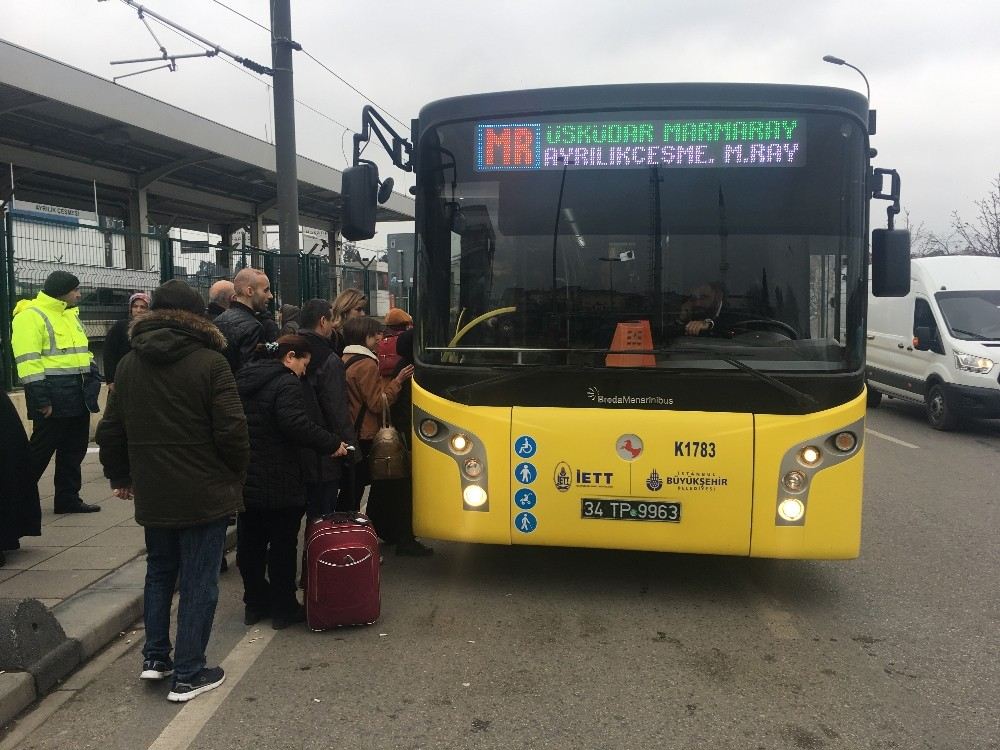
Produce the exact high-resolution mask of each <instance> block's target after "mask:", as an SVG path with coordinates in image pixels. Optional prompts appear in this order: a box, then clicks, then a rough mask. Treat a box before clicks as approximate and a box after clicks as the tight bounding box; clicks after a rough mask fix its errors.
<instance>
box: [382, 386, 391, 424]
mask: <svg viewBox="0 0 1000 750" xmlns="http://www.w3.org/2000/svg"><path fill="white" fill-rule="evenodd" d="M391 426H392V421H391V420H390V419H389V397H388V396H386V395H385V394H384V393H383V394H382V427H383V428H386V427H391Z"/></svg>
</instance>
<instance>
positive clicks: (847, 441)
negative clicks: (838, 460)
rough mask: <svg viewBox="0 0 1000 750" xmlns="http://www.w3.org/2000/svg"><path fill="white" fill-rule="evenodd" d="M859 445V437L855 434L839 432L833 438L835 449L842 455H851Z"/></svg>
mask: <svg viewBox="0 0 1000 750" xmlns="http://www.w3.org/2000/svg"><path fill="white" fill-rule="evenodd" d="M857 445H858V436H857V435H855V434H854V433H853V432H848V431H846V430H845V431H844V432H838V433H837V434H836V435H834V436H833V447H834V448H836V449H837V450H838V451H840V452H841V453H850V452H851V451H852V450H854V449H855V448H856V447H857Z"/></svg>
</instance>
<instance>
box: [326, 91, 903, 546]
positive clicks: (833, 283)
mask: <svg viewBox="0 0 1000 750" xmlns="http://www.w3.org/2000/svg"><path fill="white" fill-rule="evenodd" d="M366 112H367V110H366ZM379 121H380V122H381V123H382V124H383V126H385V125H386V124H385V123H384V121H383V120H381V119H379ZM870 122H871V123H872V124H873V123H874V117H873V116H870V114H869V110H868V102H867V100H866V99H865V98H864V97H863V96H861V95H859V94H857V93H854V92H850V91H845V90H840V89H831V88H819V87H807V86H785V85H749V84H647V85H624V86H590V87H577V88H561V89H549V90H533V91H517V92H507V93H497V94H483V95H474V96H464V97H458V98H453V99H447V100H442V101H438V102H434V103H431V104H429V105H427V106H426V107H424V108H423V109H422V110H421V112H420V117H419V120H416V121H414V123H413V125H414V127H413V130H412V145H411V143H410V142H407V141H403V140H402V139H400V138H399V137H398V136H396V135H395V134H393V137H394V143H393V146H394V149H393V150H394V151H395V152H396V153H395V156H396V157H397V158H396V159H395V161H396V163H397V164H398V165H400V166H403V167H404V168H412V169H413V170H414V171H415V173H416V188H415V195H416V215H417V222H416V235H417V267H416V290H415V294H416V300H417V302H416V320H417V328H418V332H417V337H416V338H417V341H416V346H415V359H416V374H415V378H414V382H413V435H412V452H413V500H414V529H415V532H416V534H417V535H418V536H425V537H431V538H436V539H448V540H458V541H465V542H483V543H491V544H528V545H559V546H571V547H600V548H617V549H633V550H652V551H669V552H692V553H710V554H724V555H749V556H753V557H776V558H826V559H835V558H853V557H856V556H857V555H858V552H859V545H860V535H861V505H862V477H863V466H864V438H865V433H864V419H865V386H864V364H865V313H866V299H867V281H868V275H869V271H870V268H874V272H873V274H874V277H875V278H873V281H874V282H875V284H876V287H877V288H879V289H881V290H882V293H884V294H898V293H900V289H901V288H902V287H905V286H906V285H908V283H909V282H908V277H909V273H908V265H907V264H908V242H909V240H908V235H906V233H905V232H902V231H897V230H892V217H893V214H894V212H896V211H898V207H899V204H898V192H899V191H898V187H899V181H898V175H896V174H895V173H894V172H891V174H892V176H893V178H894V179H893V191H892V193H891V194H889V195H883V194H882V193H881V187H880V183H881V176H882V174H883V173H890V171H889V170H873V169H872V168H871V165H870V159H871V157H872V156H873V155H874V151H873V150H871V149H870V146H869V134H870V133H869V131H870V130H874V128H873V127H870V124H869V123H870ZM373 124H374V123H372V121H371V118H367V119H366V121H365V133H363V134H361V135H358V136H355V153H356V155H357V154H358V144H359V142H364V141H365V140H366V139H367V138H368V137H369V133H368V128H369V125H373ZM380 138H381V139H382V141H383V143H386V140H385V138H384V137H382V136H380ZM400 144H403V146H402V147H401V146H400ZM411 148H412V151H411ZM404 151H405V153H406V154H407V155H410V154H412V164H411V163H410V162H406V163H403V162H402V158H401V157H402V155H403V152H404ZM355 164H356V165H357V166H355V167H354V168H352V169H349V170H348V171H347V173H345V181H344V190H345V203H346V208H345V212H346V214H345V225H344V227H345V229H344V231H345V236H347V235H351V237H350V238H354V236H357V235H359V234H360V235H364V234H367V232H368V229H369V228H370V229H372V230H373V229H374V225H373V224H371V223H370V222H371V221H373V218H372V216H373V212H374V204H375V197H374V196H375V185H376V181H377V170H375V169H374V166H373V165H371V164H366V163H362V162H360V160H359V159H356V162H355ZM359 185H360V186H362V187H361V189H359V188H358V186H359ZM381 192H382V193H383V197H384V193H385V191H384V190H383V191H381ZM873 194H874V196H875V197H880V198H889V199H891V200H894V201H895V203H894V206H893V207H890V209H889V226H890V230H876V233H875V238H874V242H873V247H872V258H871V261H870V260H869V246H868V210H869V202H870V199H871V198H872V197H873ZM362 195H364V196H365V199H364V200H362V199H361V198H360V197H359V196H362ZM362 204H364V205H362ZM362 210H367V211H369V212H370V213H369V216H368V217H365V216H364V215H363V214H358V213H357V212H358V211H362ZM369 236H370V235H369ZM870 263H871V265H870Z"/></svg>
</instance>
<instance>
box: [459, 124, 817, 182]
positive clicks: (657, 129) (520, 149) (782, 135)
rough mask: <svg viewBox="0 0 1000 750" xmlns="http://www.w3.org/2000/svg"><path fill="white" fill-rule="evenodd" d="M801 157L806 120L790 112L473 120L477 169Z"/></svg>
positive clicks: (770, 162)
mask: <svg viewBox="0 0 1000 750" xmlns="http://www.w3.org/2000/svg"><path fill="white" fill-rule="evenodd" d="M805 163H806V127H805V122H804V121H803V120H800V119H795V118H776V119H760V120H750V119H732V120H658V121H647V122H586V123H582V122H575V123H544V124H543V123H531V122H507V123H493V122H489V123H485V122H481V123H478V124H477V125H476V169H477V171H479V172H501V171H514V170H520V171H525V170H528V171H530V170H544V169H564V168H574V169H578V168H584V169H625V168H631V167H667V168H676V167H714V168H730V167H801V166H803V165H804V164H805Z"/></svg>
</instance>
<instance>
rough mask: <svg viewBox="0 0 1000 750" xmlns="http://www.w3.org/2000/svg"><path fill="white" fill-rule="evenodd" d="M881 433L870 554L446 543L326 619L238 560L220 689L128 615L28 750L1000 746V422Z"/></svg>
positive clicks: (222, 646)
mask: <svg viewBox="0 0 1000 750" xmlns="http://www.w3.org/2000/svg"><path fill="white" fill-rule="evenodd" d="M868 430H869V433H868V435H867V441H868V442H867V457H868V464H867V470H866V488H865V499H866V502H865V526H864V541H863V551H862V556H861V558H860V559H859V560H856V561H850V562H804V561H769V560H746V559H738V558H714V557H700V556H686V555H654V554H639V553H620V552H605V551H582V550H564V549H542V548H513V549H508V548H497V547H481V546H465V545H458V544H444V543H436V544H435V547H436V548H437V554H436V555H435V556H434V557H433V558H430V559H420V560H411V559H406V558H397V557H395V556H393V555H391V554H390V555H387V557H386V562H385V565H384V567H383V600H382V601H383V617H382V620H381V621H380V622H379V623H378V624H377V625H375V626H373V627H370V628H361V629H351V630H344V631H336V632H328V633H322V634H315V633H310V632H308V631H306V630H305V629H304V628H297V629H289V630H285V631H281V632H277V633H275V631H272V630H271V629H270V628H269V627H267V626H265V627H264V628H263V629H256V628H251V629H247V628H245V627H243V625H242V621H241V616H242V606H241V603H240V601H239V597H240V593H241V587H240V582H239V578H238V575H237V574H236V572H235V570H234V571H233V572H230V573H227V574H226V575H225V576H223V579H222V581H223V583H222V589H223V591H222V598H221V601H220V607H219V612H218V615H217V619H216V630H215V634H214V636H213V642H212V647H211V653H210V657H211V658H212V659H213V660H217V661H223V660H225V661H224V662H223V663H224V664H225V665H226V666H227V667H228V674H229V680H228V681H227V683H226V685H225V686H223V688H222V689H220V690H217V691H214V692H213V693H210V694H207V695H206V696H203V697H201V698H198V699H197V700H195V701H193V702H191V703H190V704H188V705H187V706H186V707H185V708H183V709H180V708H178V707H177V706H174V705H172V704H169V703H167V701H166V700H165V695H166V692H167V686H166V685H153V686H151V685H148V684H140V682H139V680H138V679H137V675H138V672H139V663H140V660H141V656H140V654H139V652H138V645H139V643H140V642H141V640H142V632H141V630H139V631H136V632H130V633H129V634H127V635H126V636H123V639H122V640H121V641H120V642H119V643H118V644H116V645H114V646H112V647H111V648H110V650H109V651H108V652H107V654H106V655H105V656H104V657H103V660H102V657H98V660H97V661H95V664H96V665H98V666H99V667H100V669H97V668H93V667H92V668H91V672H94V673H95V674H93V675H91V676H92V677H93V679H92V681H91V682H90V683H89V685H87V686H86V687H83V688H82V689H80V690H79V691H78V692H76V693H74V694H73V697H72V699H70V700H68V701H66V702H65V703H64V704H63V705H61V707H59V708H58V709H56V710H54V711H53V712H51V715H48V716H47V718H45V720H44V722H43V723H41V726H40V727H39V729H38V730H37V731H35V732H34V733H33V734H32V735H30V736H29V737H28V738H27V739H26V740H24V741H23V742H22V743H21V744H20V745H19V747H20V748H33V749H36V750H43V749H45V750H57V749H58V750H66V748H70V749H71V750H84V749H89V748H94V749H95V750H96V749H98V748H100V749H101V750H105V749H108V748H122V749H126V748H127V749H128V750H145V749H146V748H154V750H164V749H165V748H172V749H173V750H184V749H185V748H188V747H191V748H199V749H202V748H204V749H208V748H213V749H214V748H219V749H222V748H241V749H242V748H252V749H253V750H270V749H271V748H282V749H283V748H316V749H319V748H324V749H326V748H530V749H534V748H573V749H575V748H616V749H618V748H621V749H629V748H636V749H637V750H644V749H646V748H713V749H716V748H720V749H721V748H734V749H739V750H744V749H747V748H750V749H753V748H766V749H767V750H770V749H772V748H807V749H808V748H873V749H874V748H878V749H889V748H900V749H901V750H902V749H904V748H905V749H906V750H910V749H911V748H930V749H932V750H944V749H946V748H955V749H956V750H978V749H979V748H998V747H1000V739H998V738H1000V719H998V717H1000V658H998V657H1000V653H998V652H1000V649H998V643H1000V635H998V631H1000V628H998V622H1000V616H998V615H1000V606H998V598H997V588H998V587H997V577H998V573H1000V564H998V562H1000V560H998V558H1000V552H998V549H1000V548H998V545H997V538H996V537H997V531H998V529H1000V510H998V486H1000V481H998V479H1000V477H998V466H1000V422H982V423H978V424H976V425H973V426H972V428H971V429H969V430H967V431H965V432H962V433H939V432H935V431H933V430H932V429H930V427H929V426H927V424H926V423H925V422H924V421H923V417H922V414H921V412H920V411H919V410H918V409H915V408H913V407H908V406H905V405H901V404H899V403H898V402H894V401H891V400H890V401H883V405H882V407H880V408H879V409H877V410H874V411H872V412H870V414H869V420H868ZM126 641H131V643H130V644H129V643H126ZM241 675H242V676H241ZM49 710H50V711H51V709H49ZM0 747H2V743H0Z"/></svg>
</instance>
